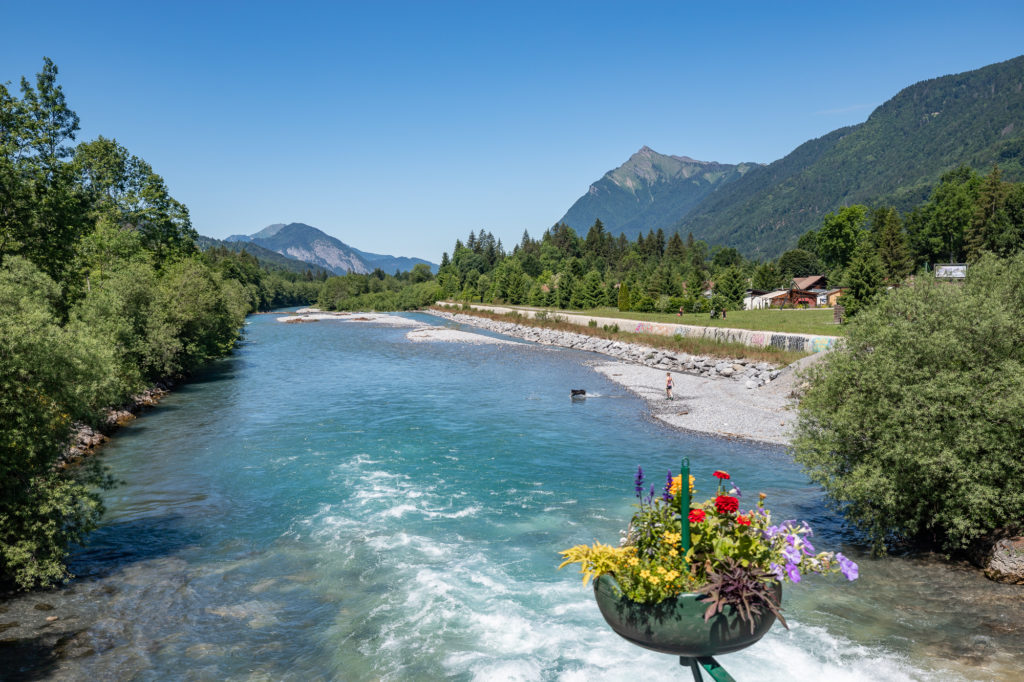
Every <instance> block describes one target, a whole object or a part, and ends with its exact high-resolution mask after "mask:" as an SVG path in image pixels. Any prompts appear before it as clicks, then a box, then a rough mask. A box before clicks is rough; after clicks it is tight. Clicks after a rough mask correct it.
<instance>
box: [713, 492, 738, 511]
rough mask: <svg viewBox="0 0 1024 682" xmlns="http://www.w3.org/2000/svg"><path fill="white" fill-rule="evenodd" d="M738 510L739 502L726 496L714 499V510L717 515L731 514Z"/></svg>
mask: <svg viewBox="0 0 1024 682" xmlns="http://www.w3.org/2000/svg"><path fill="white" fill-rule="evenodd" d="M739 508H740V501H739V500H737V499H736V498H735V497H729V496H728V495H719V496H718V497H716V498H715V509H717V510H718V513H719V514H731V513H732V512H734V511H736V510H737V509H739Z"/></svg>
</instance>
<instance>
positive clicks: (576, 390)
mask: <svg viewBox="0 0 1024 682" xmlns="http://www.w3.org/2000/svg"><path fill="white" fill-rule="evenodd" d="M569 394H570V395H573V396H577V395H580V396H585V395H586V394H587V392H586V391H585V390H583V389H582V388H572V389H569Z"/></svg>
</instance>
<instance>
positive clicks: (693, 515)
mask: <svg viewBox="0 0 1024 682" xmlns="http://www.w3.org/2000/svg"><path fill="white" fill-rule="evenodd" d="M703 520H704V510H703V509H694V510H692V511H691V512H690V523H700V522H701V521H703Z"/></svg>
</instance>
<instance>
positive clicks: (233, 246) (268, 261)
mask: <svg viewBox="0 0 1024 682" xmlns="http://www.w3.org/2000/svg"><path fill="white" fill-rule="evenodd" d="M232 236H235V235H232ZM241 236H246V235H241ZM229 239H230V238H229ZM196 246H198V247H199V250H200V251H207V250H209V249H212V248H213V247H215V246H216V247H224V248H225V249H228V250H230V251H234V252H236V253H238V252H241V251H246V252H248V253H249V255H252V256H255V257H256V258H258V259H259V260H260V262H261V263H263V264H264V265H269V266H272V267H276V268H280V269H282V270H287V271H289V272H297V273H299V274H302V273H305V272H307V271H311V272H312V273H313V274H314V275H318V274H320V272H321V271H323V270H324V268H321V267H319V266H317V265H313V264H312V263H307V262H305V261H301V260H295V259H294V258H289V257H288V256H285V255H283V254H280V253H277V252H276V251H271V250H270V249H266V248H264V247H262V246H260V245H259V244H255V243H253V242H252V241H251V239H232V240H230V241H229V240H228V239H214V238H213V237H204V236H203V235H199V236H198V237H197V238H196Z"/></svg>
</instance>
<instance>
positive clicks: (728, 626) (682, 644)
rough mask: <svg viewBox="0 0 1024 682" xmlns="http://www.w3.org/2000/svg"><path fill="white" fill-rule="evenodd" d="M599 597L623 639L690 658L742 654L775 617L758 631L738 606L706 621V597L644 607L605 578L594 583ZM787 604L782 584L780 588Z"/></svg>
mask: <svg viewBox="0 0 1024 682" xmlns="http://www.w3.org/2000/svg"><path fill="white" fill-rule="evenodd" d="M594 595H595V597H596V598H597V605H598V608H600V609H601V615H602V616H604V619H605V620H606V621H607V622H608V625H610V626H611V628H612V629H613V630H615V632H616V633H618V634H619V636H621V637H623V638H624V639H627V640H629V641H630V642H632V643H633V644H637V645H639V646H642V647H644V648H647V649H651V650H653V651H658V652H660V653H663V654H675V655H677V656H685V657H690V658H697V657H704V656H716V655H718V654H728V653H731V652H733V651H739V650H740V649H743V648H746V647H748V646H750V645H751V644H754V643H755V642H757V641H758V640H759V639H761V638H762V637H764V636H765V634H766V633H767V632H768V630H770V629H771V627H772V623H774V622H775V615H774V614H773V613H772V612H771V611H769V610H767V609H765V610H764V612H763V613H762V614H761V615H760V616H758V617H757V620H756V622H755V624H754V631H753V632H751V630H750V623H747V622H743V621H742V620H741V619H740V617H739V614H738V613H737V612H736V610H735V609H734V608H733V607H732V606H726V607H725V608H724V609H723V610H722V612H721V613H719V614H717V615H715V616H713V617H712V618H711V620H709V621H707V622H704V610H705V609H706V608H707V603H706V602H705V601H703V600H704V599H705V597H704V596H703V595H698V594H692V593H689V594H681V595H679V596H678V597H674V598H671V599H666V600H665V601H662V602H659V603H657V604H641V603H639V602H635V601H633V600H632V599H629V598H627V597H625V596H623V595H622V593H621V591H620V590H619V585H618V583H617V582H616V581H615V578H614V577H612V576H611V575H608V574H605V575H601V576H599V577H598V578H597V579H596V580H594ZM775 598H776V600H777V601H781V599H782V585H780V584H778V583H776V584H775Z"/></svg>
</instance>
